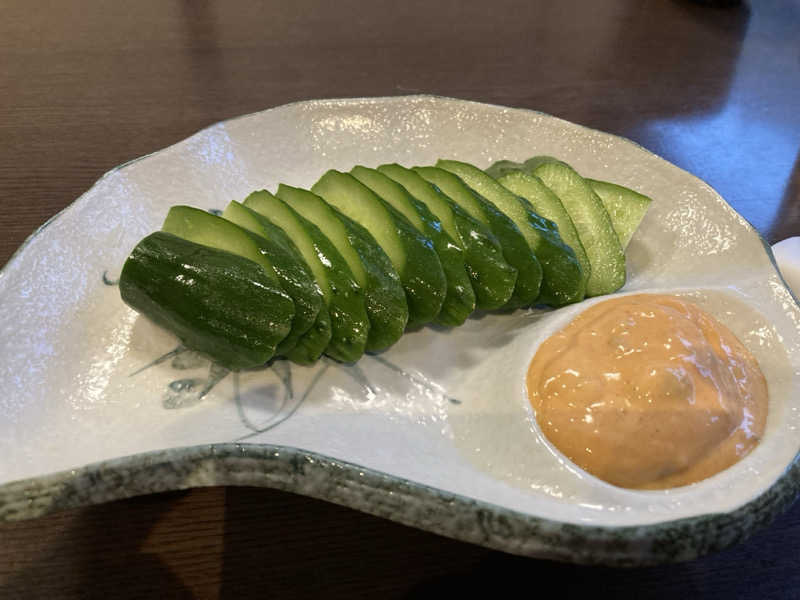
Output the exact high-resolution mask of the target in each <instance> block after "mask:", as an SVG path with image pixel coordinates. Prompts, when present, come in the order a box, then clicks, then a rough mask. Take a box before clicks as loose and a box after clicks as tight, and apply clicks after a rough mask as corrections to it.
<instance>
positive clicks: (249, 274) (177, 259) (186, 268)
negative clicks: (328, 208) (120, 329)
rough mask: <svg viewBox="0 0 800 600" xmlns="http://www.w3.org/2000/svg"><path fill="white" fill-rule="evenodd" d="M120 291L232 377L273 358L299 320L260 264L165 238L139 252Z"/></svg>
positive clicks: (160, 235)
mask: <svg viewBox="0 0 800 600" xmlns="http://www.w3.org/2000/svg"><path fill="white" fill-rule="evenodd" d="M119 289H120V294H121V296H122V299H123V301H124V302H125V303H126V304H128V305H129V306H130V307H131V308H133V309H135V310H137V311H138V312H140V313H141V314H143V315H145V316H146V317H148V318H149V319H150V320H152V321H153V322H155V323H156V324H157V325H160V326H161V327H164V328H165V329H167V330H169V331H171V332H173V333H174V334H175V335H177V336H178V338H179V339H180V340H181V342H182V343H183V344H184V345H185V346H186V347H187V348H191V349H192V350H196V351H198V352H201V353H203V354H205V355H206V356H208V357H209V358H210V359H211V360H213V361H214V362H216V363H219V364H220V365H222V366H223V367H226V368H228V369H233V370H238V369H248V368H252V367H257V366H260V365H263V364H264V363H266V362H267V361H268V360H269V359H270V358H272V357H273V355H274V354H275V349H276V347H277V345H278V343H279V342H280V341H281V340H283V339H284V338H285V337H286V336H287V335H288V333H289V331H290V329H291V326H292V325H291V324H292V318H293V317H294V304H293V302H292V299H291V298H290V297H289V296H288V295H287V294H286V293H285V292H284V291H283V290H282V289H281V288H280V286H279V285H278V284H277V282H276V280H275V279H274V278H273V277H270V276H269V275H267V272H266V271H265V270H264V268H263V267H262V266H261V265H259V264H256V263H255V262H253V261H251V260H249V259H247V258H244V257H242V256H241V255H238V254H233V253H231V252H226V251H224V250H219V249H216V248H212V247H210V246H206V245H202V244H196V243H194V242H190V241H188V240H185V239H182V238H180V237H178V236H175V235H172V234H170V233H166V232H163V231H159V232H156V233H153V234H150V235H149V236H147V237H146V238H144V239H143V240H142V241H140V242H139V244H138V245H137V246H136V247H135V248H134V249H133V251H132V252H131V254H130V256H129V257H128V260H127V261H126V262H125V266H124V267H123V269H122V274H121V275H120V280H119Z"/></svg>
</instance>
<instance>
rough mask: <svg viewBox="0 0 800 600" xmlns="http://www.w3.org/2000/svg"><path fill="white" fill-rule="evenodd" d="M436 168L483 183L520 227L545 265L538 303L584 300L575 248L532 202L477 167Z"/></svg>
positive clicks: (451, 164) (446, 165)
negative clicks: (512, 191) (567, 243)
mask: <svg viewBox="0 0 800 600" xmlns="http://www.w3.org/2000/svg"><path fill="white" fill-rule="evenodd" d="M436 165H437V166H440V167H442V168H444V169H447V170H449V171H451V172H454V173H456V174H459V173H465V174H468V176H466V178H465V180H467V181H472V180H473V179H474V180H475V184H480V185H479V186H476V187H480V188H482V191H485V192H486V195H485V196H484V197H485V199H486V200H487V201H489V202H491V203H492V204H494V205H495V207H496V208H497V209H498V210H500V211H501V212H506V213H507V216H508V217H509V218H511V219H512V220H513V221H514V223H515V224H516V225H517V227H518V228H520V230H521V233H522V234H523V236H524V237H525V239H526V242H527V243H528V247H529V249H530V251H531V252H533V253H534V254H535V255H536V258H537V259H538V260H539V262H540V263H541V266H542V282H541V290H540V294H539V297H538V298H537V299H536V303H537V304H549V305H551V306H563V305H565V304H570V303H573V302H579V301H580V300H582V299H583V298H584V296H585V293H586V281H585V278H584V276H583V271H582V270H581V267H580V263H579V262H578V260H577V258H576V257H575V252H574V251H573V250H572V248H570V247H569V246H567V245H566V244H565V243H564V242H563V240H561V236H560V235H559V234H558V228H557V227H556V226H555V224H553V223H552V221H549V220H547V219H544V218H542V217H541V216H540V215H538V214H536V211H534V209H533V207H532V206H531V204H530V202H528V201H527V200H525V199H524V198H520V197H519V196H517V195H516V194H512V193H511V192H509V191H508V190H507V189H505V188H504V187H503V186H501V185H500V184H499V183H497V181H495V180H494V179H492V178H491V177H490V176H489V175H487V174H486V172H484V171H481V170H480V169H478V168H477V167H476V166H474V165H470V164H469V163H464V162H458V161H448V160H439V161H438V162H437V163H436ZM487 186H488V189H486V188H487ZM520 209H521V210H520Z"/></svg>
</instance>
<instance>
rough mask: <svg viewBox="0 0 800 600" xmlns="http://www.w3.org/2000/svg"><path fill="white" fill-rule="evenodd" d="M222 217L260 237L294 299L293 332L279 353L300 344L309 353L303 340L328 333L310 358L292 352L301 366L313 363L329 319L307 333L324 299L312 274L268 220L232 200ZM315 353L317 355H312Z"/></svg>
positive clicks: (317, 356) (290, 243) (318, 352)
mask: <svg viewBox="0 0 800 600" xmlns="http://www.w3.org/2000/svg"><path fill="white" fill-rule="evenodd" d="M222 217H223V218H224V219H227V220H228V221H230V222H232V223H236V224H237V225H239V227H242V228H244V229H247V230H248V231H250V232H252V233H254V234H256V235H258V236H260V237H261V238H262V240H263V241H264V242H265V243H266V244H268V249H269V257H270V260H271V261H272V267H273V269H274V270H275V274H276V275H277V276H278V279H279V280H280V282H281V286H282V287H283V289H284V290H285V291H286V293H288V294H289V295H290V296H291V297H292V300H294V307H295V314H294V321H293V323H292V331H291V333H290V334H289V335H288V336H286V339H285V340H284V341H283V342H281V344H280V346H279V347H278V353H279V354H281V355H287V353H288V352H290V351H292V350H293V349H295V348H296V347H297V345H298V344H301V348H302V347H305V348H306V349H307V350H308V349H309V340H308V339H306V338H308V337H310V338H311V339H316V338H319V337H320V336H322V337H324V336H325V333H324V332H325V331H327V338H328V339H327V341H325V342H324V343H323V341H322V340H319V341H317V342H314V343H312V344H311V346H310V348H311V354H310V356H309V355H307V353H302V352H300V350H299V349H298V351H297V352H295V353H293V355H294V356H295V357H297V358H298V359H299V360H298V361H297V362H300V363H301V364H308V363H309V362H313V361H315V360H316V359H317V358H319V355H320V354H322V351H323V350H324V349H325V347H326V346H327V345H328V342H329V341H330V319H329V318H327V315H323V324H325V323H326V324H327V325H323V326H324V329H323V330H320V328H319V327H318V328H317V329H316V330H315V331H311V332H310V333H309V330H311V328H312V326H314V325H315V323H317V320H318V315H319V311H320V310H321V309H322V308H323V306H324V303H325V300H324V298H323V296H322V290H321V289H320V287H319V285H318V284H317V282H316V280H315V279H314V276H313V275H312V274H311V271H310V270H309V268H308V266H307V265H306V262H305V261H304V260H303V258H302V256H300V252H299V251H298V250H297V247H296V246H295V245H294V244H293V243H292V241H291V240H290V239H289V238H288V237H287V236H286V234H285V233H284V232H283V230H282V229H281V228H280V227H276V226H275V225H273V224H272V223H271V222H270V221H269V220H268V219H266V218H264V217H262V216H261V215H259V214H258V213H257V212H255V211H253V210H251V209H249V208H247V207H246V206H244V205H242V204H240V203H239V202H236V201H235V200H232V201H231V202H230V203H229V204H228V206H227V207H226V208H225V211H224V212H223V213H222ZM325 312H326V313H327V309H325ZM307 334H308V335H307ZM301 340H302V342H301ZM315 353H316V356H314V354H315Z"/></svg>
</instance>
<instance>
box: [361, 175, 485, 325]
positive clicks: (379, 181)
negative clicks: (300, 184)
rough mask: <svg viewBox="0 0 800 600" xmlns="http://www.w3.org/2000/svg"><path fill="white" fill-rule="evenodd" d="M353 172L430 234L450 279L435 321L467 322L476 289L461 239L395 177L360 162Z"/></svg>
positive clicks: (427, 235)
mask: <svg viewBox="0 0 800 600" xmlns="http://www.w3.org/2000/svg"><path fill="white" fill-rule="evenodd" d="M350 174H351V175H353V177H355V178H356V179H358V180H359V181H360V182H361V183H363V184H364V185H365V186H367V187H368V188H370V189H371V190H372V191H373V192H375V194H377V195H378V196H380V197H381V198H382V199H383V200H384V201H385V202H387V203H389V204H391V205H392V206H393V207H394V208H395V209H396V210H397V211H398V212H400V213H401V214H402V215H403V216H404V217H406V218H407V219H408V221H409V222H410V223H411V224H412V225H413V226H414V227H415V228H416V229H417V231H419V232H420V233H422V235H424V236H425V237H427V238H430V240H431V241H432V242H433V247H434V249H435V250H436V254H438V256H439V262H440V263H441V264H442V270H443V271H444V275H445V278H446V279H447V291H446V293H445V298H444V302H442V308H441V310H440V311H439V314H438V315H437V317H436V322H437V323H439V324H441V325H444V326H446V327H455V326H458V325H461V324H462V323H464V321H465V320H466V319H467V317H468V316H469V315H470V314H471V313H472V311H474V310H475V293H474V292H473V290H472V286H471V285H470V280H469V276H468V275H467V271H466V269H465V268H464V251H463V248H462V245H461V244H460V243H459V241H456V240H454V239H453V238H452V237H451V236H449V235H448V234H447V232H446V231H444V229H443V227H442V223H441V222H440V221H439V219H437V218H436V216H434V215H433V213H431V211H430V210H429V209H428V207H427V206H426V205H425V204H424V203H422V202H420V201H419V200H418V199H417V198H415V197H414V196H413V195H411V194H409V192H408V191H407V190H406V188H405V187H403V186H402V185H400V184H399V183H397V182H396V181H395V180H394V179H392V178H390V177H388V176H387V175H384V174H383V173H381V172H379V171H376V170H375V169H368V168H366V167H360V166H359V167H355V168H354V169H353V170H352V171H351V172H350ZM456 234H458V232H457V231H456ZM459 240H460V238H459Z"/></svg>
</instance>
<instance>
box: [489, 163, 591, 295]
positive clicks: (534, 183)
mask: <svg viewBox="0 0 800 600" xmlns="http://www.w3.org/2000/svg"><path fill="white" fill-rule="evenodd" d="M495 164H496V163H495ZM487 172H488V171H487ZM497 181H498V182H499V183H500V184H501V185H502V186H503V187H504V188H506V189H507V190H509V191H511V192H513V193H514V194H516V195H517V196H520V197H522V198H525V199H526V200H527V201H528V202H530V203H531V206H533V210H535V211H536V213H537V214H539V215H541V216H542V217H544V218H545V219H549V220H550V221H552V222H553V223H555V224H556V226H557V227H558V233H559V235H560V236H561V239H562V240H564V243H565V244H567V246H569V247H570V248H572V251H573V252H574V253H575V258H577V259H578V262H579V263H580V265H581V270H582V271H583V279H584V286H585V285H586V282H587V281H588V280H589V276H590V275H591V273H592V266H591V264H590V263H589V257H588V256H587V255H586V250H584V248H583V244H582V243H581V240H580V238H579V237H578V232H577V231H576V230H575V225H574V223H573V222H572V219H570V217H569V214H568V213H567V210H566V209H565V208H564V205H563V204H561V200H559V198H558V196H556V195H555V194H554V193H553V192H552V190H550V188H548V187H547V186H546V185H545V184H544V183H542V180H541V179H539V178H538V177H536V176H535V175H530V174H528V173H525V172H524V171H509V172H507V173H506V174H505V175H502V176H500V177H498V178H497Z"/></svg>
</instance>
